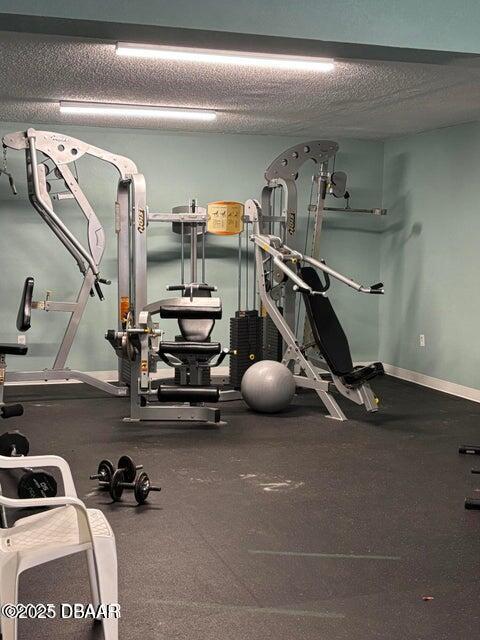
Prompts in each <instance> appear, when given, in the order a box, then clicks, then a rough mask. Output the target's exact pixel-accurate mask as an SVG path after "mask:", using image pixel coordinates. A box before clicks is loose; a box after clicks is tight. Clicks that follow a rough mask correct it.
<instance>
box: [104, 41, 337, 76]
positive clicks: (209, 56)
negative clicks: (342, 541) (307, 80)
mask: <svg viewBox="0 0 480 640" xmlns="http://www.w3.org/2000/svg"><path fill="white" fill-rule="evenodd" d="M116 53H117V55H119V56H125V57H133V58H153V59H158V60H179V61H183V62H206V63H212V64H228V65H237V66H246V67H263V68H265V69H285V70H294V71H321V72H324V73H326V72H328V71H332V70H333V69H334V68H335V61H334V60H332V59H331V58H317V57H313V56H289V55H283V54H277V53H250V52H244V51H223V50H217V49H196V48H192V47H171V46H168V45H154V44H134V43H132V42H117V48H116Z"/></svg>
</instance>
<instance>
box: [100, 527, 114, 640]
mask: <svg viewBox="0 0 480 640" xmlns="http://www.w3.org/2000/svg"><path fill="white" fill-rule="evenodd" d="M94 553H95V561H96V567H97V579H98V593H99V596H100V603H101V604H105V605H112V604H113V605H115V604H118V574H117V552H116V548H115V539H114V538H95V541H94ZM102 623H103V634H104V638H105V640H118V619H117V618H116V617H108V618H105V619H103V620H102Z"/></svg>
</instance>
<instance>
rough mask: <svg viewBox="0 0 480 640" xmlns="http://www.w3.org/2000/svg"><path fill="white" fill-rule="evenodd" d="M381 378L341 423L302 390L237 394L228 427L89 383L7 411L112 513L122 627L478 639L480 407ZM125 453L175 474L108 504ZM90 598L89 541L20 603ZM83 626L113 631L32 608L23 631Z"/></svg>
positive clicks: (236, 635)
mask: <svg viewBox="0 0 480 640" xmlns="http://www.w3.org/2000/svg"><path fill="white" fill-rule="evenodd" d="M374 386H375V389H376V390H377V392H378V394H379V395H380V397H381V404H382V406H381V411H380V412H379V413H378V414H377V415H366V414H365V413H364V412H363V411H362V410H361V409H360V408H357V407H355V406H353V405H351V404H350V403H347V404H346V405H345V410H346V411H347V413H348V415H349V416H350V417H351V418H352V419H351V420H350V421H349V422H348V423H337V422H333V421H331V420H328V419H326V418H325V417H323V416H322V409H321V406H320V402H319V401H318V400H317V399H316V398H315V396H314V395H313V394H305V395H301V396H298V397H297V398H296V399H295V403H294V405H293V406H292V408H291V409H290V410H289V411H288V412H287V413H284V414H282V415H279V416H259V415H255V414H253V413H251V412H249V411H247V410H246V409H245V407H244V405H243V403H241V402H235V403H230V404H223V405H222V410H223V416H224V418H225V419H226V420H228V425H227V426H225V427H223V428H222V429H221V430H215V429H205V428H195V427H186V428H185V427H183V428H182V427H180V426H177V427H158V426H146V425H141V426H135V425H131V424H123V423H122V421H121V418H122V416H123V415H125V414H126V413H127V406H126V404H127V401H126V400H124V399H118V398H111V397H106V396H103V395H101V394H99V393H97V392H95V391H92V390H90V389H88V388H84V387H83V386H81V385H58V386H54V387H53V386H51V387H48V388H46V389H45V388H41V387H23V388H19V387H12V388H8V390H7V391H8V396H9V397H10V398H11V399H12V400H13V399H15V400H21V401H23V402H24V403H25V415H24V416H23V417H22V418H17V419H12V420H10V421H4V422H3V424H2V425H1V427H3V428H4V430H7V429H9V430H11V429H20V430H21V431H22V432H24V433H25V434H26V435H28V437H29V438H30V441H31V453H32V454H33V453H56V454H59V455H61V456H64V457H65V458H66V459H67V460H68V461H69V463H70V464H71V466H72V469H73V473H74V477H75V481H76V484H77V488H78V492H79V495H80V496H81V497H82V498H84V499H85V501H86V503H87V505H88V506H92V507H93V506H95V507H99V508H101V509H102V510H103V511H104V512H105V513H106V514H107V516H108V518H109V520H110V522H111V524H112V527H113V529H114V531H115V535H116V539H117V548H118V556H119V572H120V603H121V605H122V620H121V627H120V629H121V633H120V636H121V638H134V639H138V640H140V639H141V640H150V639H157V638H158V639H160V638H161V639H164V640H177V639H178V640H180V639H182V640H183V639H191V640H257V639H258V640H260V639H261V640H266V639H268V640H297V639H298V640H300V639H302V640H314V639H315V640H317V639H318V638H325V639H326V640H327V639H328V640H344V639H347V638H348V639H349V640H353V639H355V640H377V639H378V640H407V639H412V640H413V639H415V640H443V639H445V640H447V639H448V640H464V639H465V640H466V639H467V638H473V637H474V635H475V633H476V630H477V629H478V624H479V621H480V614H479V608H478V601H479V598H480V580H479V573H480V562H479V557H480V513H478V512H467V511H465V510H464V508H463V499H464V497H465V495H466V494H468V493H472V494H473V493H474V489H475V482H474V480H475V478H474V477H472V476H470V474H469V470H470V468H471V467H472V466H475V462H476V459H475V458H474V457H470V456H468V457H467V456H463V457H462V456H459V455H458V454H457V447H458V445H459V444H461V443H468V444H469V443H470V442H469V441H472V442H473V443H475V442H477V443H479V444H480V406H479V405H477V404H474V403H470V402H468V401H463V400H460V399H457V398H453V397H450V396H447V395H443V394H440V393H437V392H434V391H430V390H428V389H425V388H422V387H417V386H414V385H410V384H408V383H404V382H400V381H396V380H393V379H391V378H384V379H383V380H380V381H375V385H374ZM125 453H128V454H130V455H132V456H134V457H135V458H136V460H137V461H138V462H139V463H142V464H144V466H145V469H146V471H147V472H148V473H149V474H150V476H151V478H152V479H153V480H154V481H157V482H158V483H160V484H161V486H162V487H163V490H162V493H160V494H152V497H151V500H150V504H149V505H145V506H144V507H135V506H134V503H133V500H132V498H131V497H130V496H128V494H127V496H126V498H125V500H124V501H123V502H122V503H121V504H111V503H110V502H109V499H108V496H107V495H105V494H99V493H95V492H94V487H95V483H93V482H91V481H89V480H88V475H89V474H90V473H92V472H94V471H95V469H96V466H97V464H98V461H99V460H100V459H101V458H104V457H107V458H111V459H113V460H114V461H115V462H116V460H117V459H118V457H119V456H120V455H121V454H125ZM478 466H479V467H480V458H478ZM2 484H4V486H5V489H6V490H8V488H9V482H8V479H7V480H5V476H4V474H2ZM479 486H480V483H479ZM11 490H12V489H11V486H10V491H11ZM12 515H14V514H12ZM16 515H17V516H18V515H20V514H16ZM424 596H431V597H433V600H429V601H425V600H424V599H423V597H424ZM88 599H89V592H88V588H87V582H86V567H85V564H84V561H83V559H82V558H81V557H80V556H78V557H74V558H70V559H66V560H62V561H58V562H55V563H51V564H50V565H46V566H45V567H44V569H42V570H40V571H39V570H32V571H30V572H27V573H25V574H24V576H23V577H22V580H21V584H20V601H21V602H86V601H88ZM73 637H75V638H76V640H87V639H93V638H101V637H102V634H101V630H100V629H98V628H92V626H91V624H90V623H89V622H84V621H83V622H82V621H80V622H79V621H76V622H68V621H60V620H54V621H49V622H44V621H21V623H20V638H21V639H22V640H27V639H29V640H30V639H31V638H35V640H44V639H45V640H46V639H47V638H48V639H49V640H57V639H58V640H60V639H66V638H73Z"/></svg>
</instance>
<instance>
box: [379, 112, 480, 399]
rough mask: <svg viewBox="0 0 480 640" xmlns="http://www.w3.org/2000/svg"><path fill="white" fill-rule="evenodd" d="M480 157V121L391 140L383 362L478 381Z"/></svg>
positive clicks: (456, 379)
mask: <svg viewBox="0 0 480 640" xmlns="http://www.w3.org/2000/svg"><path fill="white" fill-rule="evenodd" d="M479 157H480V123H476V124H468V125H461V126H456V127H450V128H447V129H441V130H437V131H431V132H428V133H421V134H417V135H412V136H408V137H404V138H400V139H396V140H390V141H388V142H386V144H385V165H384V205H385V206H387V207H388V209H389V216H388V230H387V231H386V232H385V233H384V235H383V240H382V252H381V275H382V279H384V281H385V284H386V289H387V292H388V295H387V296H386V297H385V300H384V301H383V304H382V305H381V311H380V358H381V360H382V361H383V362H386V363H390V364H394V365H396V366H399V367H403V368H406V369H409V370H413V371H418V372H421V373H424V374H427V375H430V376H434V377H438V378H441V379H443V380H448V381H451V382H456V383H458V384H463V385H467V386H470V387H476V388H479V387H480V369H479V366H478V363H479V361H480V340H479V339H478V325H479V316H480V295H479V286H478V276H479V256H480V252H479V238H480V214H479V207H480V181H479V179H478V167H479V160H478V159H479ZM419 334H424V335H425V336H426V347H425V348H421V347H420V346H419Z"/></svg>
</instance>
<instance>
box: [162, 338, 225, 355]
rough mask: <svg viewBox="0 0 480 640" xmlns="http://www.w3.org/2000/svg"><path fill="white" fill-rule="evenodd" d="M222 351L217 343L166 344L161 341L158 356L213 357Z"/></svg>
mask: <svg viewBox="0 0 480 640" xmlns="http://www.w3.org/2000/svg"><path fill="white" fill-rule="evenodd" d="M221 350H222V345H221V344H220V343H219V342H167V341H162V342H161V343H160V347H159V350H158V353H159V354H162V353H163V354H170V355H172V356H177V355H178V356H181V355H190V354H192V355H202V356H215V355H217V354H218V353H220V352H221Z"/></svg>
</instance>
